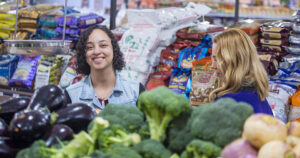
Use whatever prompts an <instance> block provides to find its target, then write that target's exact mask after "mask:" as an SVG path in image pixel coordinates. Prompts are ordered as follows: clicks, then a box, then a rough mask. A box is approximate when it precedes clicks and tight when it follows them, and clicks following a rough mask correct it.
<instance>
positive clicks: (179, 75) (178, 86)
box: [169, 67, 191, 96]
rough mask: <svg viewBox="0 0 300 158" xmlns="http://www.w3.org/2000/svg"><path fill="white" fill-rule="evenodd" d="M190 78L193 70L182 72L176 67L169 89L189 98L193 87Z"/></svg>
mask: <svg viewBox="0 0 300 158" xmlns="http://www.w3.org/2000/svg"><path fill="white" fill-rule="evenodd" d="M190 77H191V70H181V69H180V68H177V67H174V68H173V71H172V75H171V78H170V82H169V88H170V89H171V90H172V91H174V92H175V93H178V94H185V95H186V96H188V95H189V93H190V87H191V78H190Z"/></svg>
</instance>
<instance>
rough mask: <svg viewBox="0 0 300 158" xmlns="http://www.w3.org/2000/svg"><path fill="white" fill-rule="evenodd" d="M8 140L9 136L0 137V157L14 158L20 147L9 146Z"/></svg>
mask: <svg viewBox="0 0 300 158" xmlns="http://www.w3.org/2000/svg"><path fill="white" fill-rule="evenodd" d="M8 141H10V138H9V137H0V157H3V158H15V157H16V155H17V153H18V152H19V151H20V150H21V149H19V148H15V147H12V146H10V145H9V143H8Z"/></svg>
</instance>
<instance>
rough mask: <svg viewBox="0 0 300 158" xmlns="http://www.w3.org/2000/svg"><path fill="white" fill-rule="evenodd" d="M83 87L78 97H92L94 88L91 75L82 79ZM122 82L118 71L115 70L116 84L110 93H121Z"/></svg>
mask: <svg viewBox="0 0 300 158" xmlns="http://www.w3.org/2000/svg"><path fill="white" fill-rule="evenodd" d="M83 82H84V83H83V87H82V91H81V95H80V99H93V98H94V97H95V96H96V95H95V92H94V88H93V85H92V79H91V75H89V76H88V77H87V78H86V79H84V81H83ZM121 86H122V84H121V81H120V74H119V72H116V85H115V88H114V89H113V91H112V93H115V92H116V93H122V92H123V91H122V87H121Z"/></svg>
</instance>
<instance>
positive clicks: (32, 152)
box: [16, 140, 48, 158]
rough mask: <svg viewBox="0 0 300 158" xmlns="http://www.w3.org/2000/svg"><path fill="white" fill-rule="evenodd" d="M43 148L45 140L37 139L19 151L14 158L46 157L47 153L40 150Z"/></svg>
mask: <svg viewBox="0 0 300 158" xmlns="http://www.w3.org/2000/svg"><path fill="white" fill-rule="evenodd" d="M43 148H47V146H46V143H45V141H43V140H37V141H35V142H34V143H33V144H32V145H31V146H30V147H29V148H25V149H23V150H21V151H19V152H18V154H17V156H16V158H48V155H47V154H43V153H41V152H40V150H41V149H43Z"/></svg>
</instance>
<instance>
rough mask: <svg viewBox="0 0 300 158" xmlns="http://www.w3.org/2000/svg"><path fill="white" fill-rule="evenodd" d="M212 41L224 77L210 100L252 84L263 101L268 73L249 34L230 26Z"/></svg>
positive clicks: (210, 96)
mask: <svg viewBox="0 0 300 158" xmlns="http://www.w3.org/2000/svg"><path fill="white" fill-rule="evenodd" d="M213 43H214V44H216V49H215V50H216V51H215V54H216V61H217V67H218V71H219V72H220V73H221V75H222V78H220V82H219V83H220V84H219V88H217V89H215V90H214V91H212V92H211V93H210V95H209V100H210V101H214V100H215V99H216V98H217V97H220V96H222V95H224V94H227V93H235V92H238V91H239V90H241V88H242V87H253V88H254V90H255V91H257V93H258V95H259V97H260V100H262V101H263V100H264V99H265V98H266V97H267V96H268V91H269V83H268V76H267V73H266V71H265V69H264V67H263V65H262V63H261V61H260V60H259V56H258V54H257V51H256V47H255V45H254V44H253V42H252V41H251V39H250V37H249V36H248V35H247V34H246V33H245V32H243V31H242V30H239V29H229V30H227V31H225V32H222V33H220V34H218V35H216V36H215V37H214V38H213Z"/></svg>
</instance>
